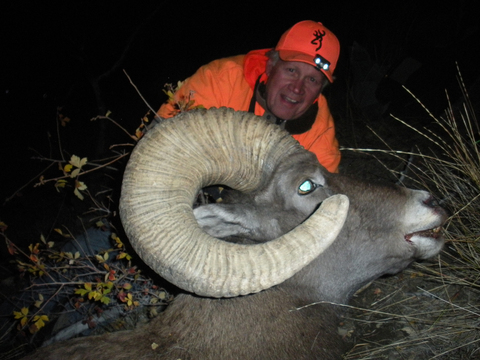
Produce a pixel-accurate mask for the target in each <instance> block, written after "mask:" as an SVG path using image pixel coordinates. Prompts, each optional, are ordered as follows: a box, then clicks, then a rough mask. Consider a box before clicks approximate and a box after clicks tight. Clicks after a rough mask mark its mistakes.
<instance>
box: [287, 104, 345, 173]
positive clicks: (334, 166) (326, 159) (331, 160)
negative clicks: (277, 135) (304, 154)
mask: <svg viewBox="0 0 480 360" xmlns="http://www.w3.org/2000/svg"><path fill="white" fill-rule="evenodd" d="M318 108H319V110H318V113H317V118H316V119H315V123H314V125H313V126H312V129H310V130H309V131H307V132H306V133H303V134H299V135H293V137H294V138H295V139H296V140H298V141H299V142H300V144H301V145H303V147H304V148H305V149H307V150H309V151H311V152H313V153H314V154H315V155H316V156H317V159H318V161H319V162H320V164H322V165H323V166H324V167H325V168H326V169H327V170H328V171H330V172H338V165H339V164H340V159H341V155H340V150H339V148H338V141H337V138H336V137H335V124H334V120H333V116H332V114H331V113H330V109H329V108H328V104H327V100H326V99H325V97H324V96H323V95H321V96H320V98H319V103H318Z"/></svg>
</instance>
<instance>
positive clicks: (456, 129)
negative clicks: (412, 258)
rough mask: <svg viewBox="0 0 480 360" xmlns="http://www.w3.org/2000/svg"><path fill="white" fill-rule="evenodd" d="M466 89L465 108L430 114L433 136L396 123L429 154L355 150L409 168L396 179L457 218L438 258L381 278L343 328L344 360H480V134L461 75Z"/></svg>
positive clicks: (358, 301) (358, 299)
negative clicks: (389, 158)
mask: <svg viewBox="0 0 480 360" xmlns="http://www.w3.org/2000/svg"><path fill="white" fill-rule="evenodd" d="M459 74H460V72H459ZM459 83H460V86H461V88H462V91H463V100H464V101H463V105H462V106H461V107H459V108H454V107H453V106H450V107H449V108H448V109H447V110H446V111H445V114H444V115H443V116H442V117H435V116H434V115H433V114H431V113H430V112H429V111H428V109H425V110H426V112H427V113H428V115H429V116H430V117H431V119H432V120H433V125H434V127H433V129H434V130H432V128H429V129H427V128H422V129H420V128H416V127H412V126H410V125H409V124H407V123H406V122H404V121H402V120H401V119H397V120H398V121H400V122H401V123H403V124H404V125H405V126H407V127H409V128H410V130H412V131H414V132H415V133H416V135H418V136H419V138H421V139H424V140H426V141H425V143H426V144H427V146H426V147H424V148H422V149H421V150H420V149H416V150H415V151H412V152H402V151H395V150H393V149H388V150H373V149H355V150H357V151H358V150H361V151H363V152H383V153H389V154H391V155H393V156H395V157H397V158H398V159H399V160H401V161H403V162H404V164H405V166H404V171H402V172H398V171H393V170H392V172H394V173H395V175H396V177H397V178H399V179H400V181H408V182H410V183H412V182H414V183H416V184H417V185H418V187H419V188H426V189H428V190H430V191H431V192H432V193H434V194H436V195H437V196H438V197H439V198H440V199H441V202H442V206H444V207H445V208H446V209H448V211H449V212H450V214H451V216H450V218H449V220H448V222H447V224H446V226H445V237H446V240H447V242H446V246H445V248H444V250H443V251H442V253H441V255H439V257H438V258H437V259H435V260H434V261H433V262H430V263H429V262H425V263H422V264H415V265H414V266H413V267H412V268H410V269H409V270H407V271H405V272H403V273H402V274H400V275H398V276H394V277H391V278H385V279H380V280H378V281H376V282H375V283H374V284H373V285H372V286H371V287H370V288H368V289H366V290H365V291H364V292H363V293H362V294H360V295H358V296H357V297H356V298H355V299H354V301H353V304H354V305H355V307H352V308H351V309H349V311H348V312H347V315H346V318H345V322H344V328H343V329H344V331H345V332H346V336H349V337H350V338H351V340H352V342H353V344H354V347H353V349H352V350H351V351H350V352H349V353H348V354H347V355H346V356H345V359H363V360H366V359H459V360H460V359H461V360H464V359H480V148H479V147H480V144H479V143H480V130H479V127H478V121H477V118H476V115H475V112H474V109H473V107H472V104H471V102H470V99H469V97H468V93H467V91H466V89H465V86H464V84H463V80H462V78H461V76H460V75H459ZM412 156H415V157H416V159H417V161H416V163H415V162H412V161H411V157H412ZM407 158H408V159H407ZM418 160H420V161H418ZM352 329H354V330H353V331H350V332H348V331H349V330H352Z"/></svg>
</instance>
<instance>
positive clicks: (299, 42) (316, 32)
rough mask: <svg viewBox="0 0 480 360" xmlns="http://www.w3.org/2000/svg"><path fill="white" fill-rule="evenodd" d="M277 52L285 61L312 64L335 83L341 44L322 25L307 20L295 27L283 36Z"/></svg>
mask: <svg viewBox="0 0 480 360" xmlns="http://www.w3.org/2000/svg"><path fill="white" fill-rule="evenodd" d="M275 50H277V51H278V53H279V55H280V59H282V60H283V61H300V62H303V63H307V64H310V65H312V66H314V67H315V68H317V69H318V70H320V71H321V72H323V73H324V74H325V76H326V77H327V78H328V80H329V81H330V82H333V71H334V70H335V67H336V66H337V61H338V56H339V55H340V42H339V41H338V39H337V37H336V36H335V34H334V33H332V32H331V31H330V30H328V29H327V28H326V27H325V26H323V24H322V23H319V22H316V21H311V20H305V21H301V22H299V23H297V24H295V25H293V26H292V27H291V28H290V29H288V30H287V31H286V32H285V33H284V34H283V35H282V37H281V38H280V41H279V42H278V44H277V46H276V47H275Z"/></svg>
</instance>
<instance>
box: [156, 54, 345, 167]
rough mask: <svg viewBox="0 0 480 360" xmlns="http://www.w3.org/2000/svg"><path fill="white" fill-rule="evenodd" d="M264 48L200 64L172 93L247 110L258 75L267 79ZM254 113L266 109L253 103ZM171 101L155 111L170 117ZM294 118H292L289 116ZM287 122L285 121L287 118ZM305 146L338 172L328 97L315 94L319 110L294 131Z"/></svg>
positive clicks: (208, 105) (201, 102)
mask: <svg viewBox="0 0 480 360" xmlns="http://www.w3.org/2000/svg"><path fill="white" fill-rule="evenodd" d="M268 50H269V49H267V50H254V51H251V52H249V53H248V54H247V55H238V56H233V57H229V58H224V59H219V60H215V61H212V62H211V63H209V64H207V65H204V66H202V67H201V68H200V69H198V70H197V72H196V73H195V74H194V75H193V76H191V77H189V78H188V79H186V80H185V82H184V84H183V86H182V87H181V88H180V89H179V90H178V91H177V92H176V94H175V97H176V100H177V101H178V100H179V99H185V98H187V96H188V95H189V94H192V95H191V96H190V98H191V99H192V100H194V101H195V103H194V104H193V105H194V106H195V105H203V106H204V107H205V108H207V109H208V108H211V107H222V106H226V107H230V108H233V109H234V110H243V111H248V110H249V108H250V103H251V101H252V97H253V96H254V88H255V83H256V81H257V79H258V78H259V77H261V79H260V80H261V81H265V80H266V78H267V77H266V74H265V67H266V63H267V60H268V58H267V56H266V55H265V53H266V52H267V51H268ZM254 112H255V114H256V115H259V116H262V115H263V114H264V112H265V110H264V109H263V108H262V107H261V106H260V105H259V104H258V103H255V111H254ZM174 113H175V111H174V108H173V104H171V103H169V102H167V103H165V104H163V105H162V106H161V107H160V110H159V111H158V115H159V116H161V117H163V118H168V117H172V116H173V114H174ZM290 121H292V122H294V121H295V120H290ZM287 123H288V122H287ZM292 136H293V138H294V139H296V140H297V141H298V142H299V143H300V144H301V145H302V146H303V147H304V148H305V149H307V150H309V151H311V152H313V153H314V154H315V155H317V158H318V161H319V162H320V163H321V164H322V165H323V166H324V167H325V168H326V169H327V170H329V171H331V172H337V171H338V164H339V163H340V151H339V149H338V141H337V139H336V138H335V126H334V122H333V117H332V115H331V114H330V110H329V108H328V104H327V100H326V99H325V97H324V96H323V95H320V96H319V97H318V112H317V115H316V118H315V121H314V122H313V124H312V125H311V128H310V129H309V130H307V131H305V132H303V133H301V134H293V135H292Z"/></svg>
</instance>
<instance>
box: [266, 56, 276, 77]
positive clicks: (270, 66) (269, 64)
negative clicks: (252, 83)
mask: <svg viewBox="0 0 480 360" xmlns="http://www.w3.org/2000/svg"><path fill="white" fill-rule="evenodd" d="M274 66H275V65H274V64H273V60H272V59H268V60H267V66H266V68H265V74H267V76H270V73H271V72H272V69H273V67H274Z"/></svg>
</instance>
